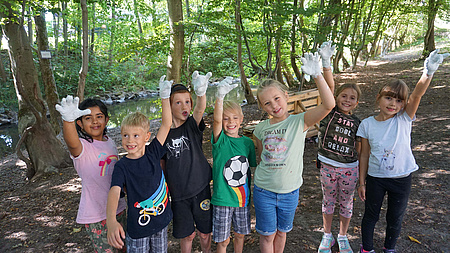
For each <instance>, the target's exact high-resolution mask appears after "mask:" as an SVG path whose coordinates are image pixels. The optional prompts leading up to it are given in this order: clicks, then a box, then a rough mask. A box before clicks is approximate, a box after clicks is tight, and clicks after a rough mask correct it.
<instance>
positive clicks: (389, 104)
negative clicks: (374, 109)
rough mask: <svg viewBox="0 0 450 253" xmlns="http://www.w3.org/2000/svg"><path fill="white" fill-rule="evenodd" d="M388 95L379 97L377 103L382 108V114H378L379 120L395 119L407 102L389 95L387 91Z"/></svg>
mask: <svg viewBox="0 0 450 253" xmlns="http://www.w3.org/2000/svg"><path fill="white" fill-rule="evenodd" d="M386 93H387V94H386V95H379V97H378V99H377V101H378V106H379V107H380V114H378V116H377V119H378V120H387V119H389V118H392V117H394V115H395V114H397V113H398V112H399V111H400V110H401V109H403V107H404V106H405V101H404V100H402V99H400V98H397V97H396V96H393V95H392V94H389V93H391V92H389V90H387V92H386Z"/></svg>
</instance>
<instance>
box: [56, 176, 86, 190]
mask: <svg viewBox="0 0 450 253" xmlns="http://www.w3.org/2000/svg"><path fill="white" fill-rule="evenodd" d="M51 189H56V190H60V191H67V192H80V191H81V178H73V179H71V180H70V181H69V182H67V183H65V184H61V185H57V186H53V187H52V188H51Z"/></svg>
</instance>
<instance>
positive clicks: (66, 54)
mask: <svg viewBox="0 0 450 253" xmlns="http://www.w3.org/2000/svg"><path fill="white" fill-rule="evenodd" d="M61 6H62V19H63V37H64V77H65V76H66V71H67V66H69V62H68V60H69V47H68V43H69V34H68V32H67V17H66V12H65V10H66V9H67V3H66V2H65V1H62V2H61Z"/></svg>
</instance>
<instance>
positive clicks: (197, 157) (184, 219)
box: [160, 71, 212, 252]
mask: <svg viewBox="0 0 450 253" xmlns="http://www.w3.org/2000/svg"><path fill="white" fill-rule="evenodd" d="M210 77H211V73H208V74H206V75H200V74H199V73H198V71H194V73H193V75H192V85H193V86H194V91H195V93H196V95H197V99H196V104H195V107H194V106H193V103H192V98H191V94H190V93H189V90H188V89H187V88H186V86H184V85H183V84H175V85H173V86H172V87H171V92H170V95H169V98H170V107H171V109H172V127H171V129H170V131H169V134H168V136H167V139H166V141H165V143H164V145H165V146H166V148H167V149H168V152H167V154H166V155H165V156H164V157H163V159H162V161H161V165H162V168H163V170H164V176H165V177H166V181H167V185H168V187H169V191H170V195H171V200H172V211H173V236H174V237H175V238H178V239H181V242H180V246H181V252H191V248H192V240H193V239H194V237H195V234H196V230H197V232H198V234H199V237H200V245H201V248H202V251H203V252H211V231H212V210H211V208H210V202H211V190H210V187H209V182H210V181H211V166H210V165H209V163H208V161H207V160H206V158H205V155H204V154H203V149H202V143H203V131H204V130H205V128H206V125H205V122H204V121H203V113H204V112H205V109H206V96H205V94H206V90H207V88H208V84H209V78H210ZM163 86H164V85H163ZM160 89H161V88H160ZM163 89H164V88H163ZM162 93H163V92H162ZM162 93H161V96H166V95H167V94H166V93H164V94H162ZM192 109H194V110H193V113H192V116H191V110H192Z"/></svg>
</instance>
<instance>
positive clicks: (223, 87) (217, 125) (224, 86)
mask: <svg viewBox="0 0 450 253" xmlns="http://www.w3.org/2000/svg"><path fill="white" fill-rule="evenodd" d="M232 81H233V78H232V77H227V78H225V79H223V80H222V81H221V82H220V83H219V84H218V85H217V91H216V103H215V106H214V123H213V134H214V142H216V141H217V140H218V139H219V135H220V132H221V131H222V119H223V99H224V98H225V96H226V95H227V94H228V93H229V92H230V91H231V90H232V89H234V88H236V87H237V84H231V82H232Z"/></svg>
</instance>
